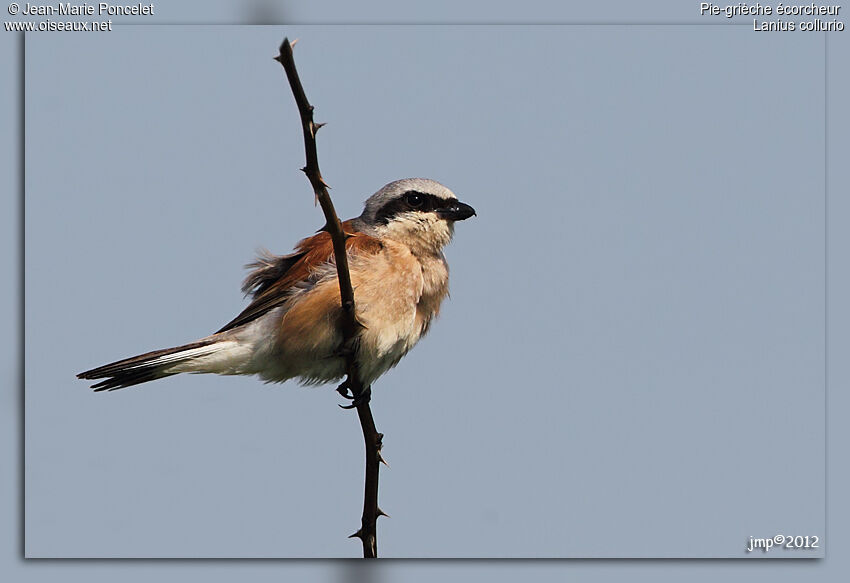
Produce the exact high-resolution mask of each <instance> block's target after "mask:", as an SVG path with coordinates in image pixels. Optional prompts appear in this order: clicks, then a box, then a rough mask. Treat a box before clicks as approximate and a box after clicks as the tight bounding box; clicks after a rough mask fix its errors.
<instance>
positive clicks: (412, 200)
mask: <svg viewBox="0 0 850 583" xmlns="http://www.w3.org/2000/svg"><path fill="white" fill-rule="evenodd" d="M407 204H408V205H410V208H415V209H418V208H422V205H423V204H425V197H424V196H422V195H421V194H420V193H418V192H408V193H407Z"/></svg>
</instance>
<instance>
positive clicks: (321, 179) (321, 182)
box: [319, 176, 331, 190]
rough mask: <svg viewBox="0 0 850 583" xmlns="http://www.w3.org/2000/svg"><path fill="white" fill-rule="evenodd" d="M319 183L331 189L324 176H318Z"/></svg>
mask: <svg viewBox="0 0 850 583" xmlns="http://www.w3.org/2000/svg"><path fill="white" fill-rule="evenodd" d="M319 183H320V184H321V185H322V186H324V187H325V188H327V189H328V190H330V189H331V185H330V184H328V183H327V182H325V179H324V178H322V177H321V176H319Z"/></svg>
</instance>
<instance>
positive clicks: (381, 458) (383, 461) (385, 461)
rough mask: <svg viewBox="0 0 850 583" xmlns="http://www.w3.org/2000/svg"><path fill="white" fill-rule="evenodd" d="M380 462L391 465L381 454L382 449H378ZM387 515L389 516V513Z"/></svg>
mask: <svg viewBox="0 0 850 583" xmlns="http://www.w3.org/2000/svg"><path fill="white" fill-rule="evenodd" d="M378 463H382V464H384V465H385V466H387V467H388V468H389V467H390V464H388V463H387V460H385V459H384V456H382V455H381V450H378ZM387 516H389V515H387Z"/></svg>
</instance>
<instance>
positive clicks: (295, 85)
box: [275, 38, 386, 559]
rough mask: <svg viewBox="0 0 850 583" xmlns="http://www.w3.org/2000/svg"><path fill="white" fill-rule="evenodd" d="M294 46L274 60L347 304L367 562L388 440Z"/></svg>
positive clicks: (346, 341) (345, 330)
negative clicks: (373, 398) (294, 111)
mask: <svg viewBox="0 0 850 583" xmlns="http://www.w3.org/2000/svg"><path fill="white" fill-rule="evenodd" d="M294 44H295V43H294V42H292V43H290V42H289V39H288V38H284V39H283V43H282V44H281V45H280V54H278V56H276V57H275V60H276V61H278V62H279V63H280V64H281V65H283V69H284V70H285V71H286V77H287V79H288V80H289V86H290V87H291V88H292V95H293V96H294V97H295V103H296V104H297V105H298V113H299V114H300V115H301V129H302V130H303V132H304V150H305V152H306V154H307V164H306V165H305V166H304V168H302V169H301V170H302V171H303V172H304V173H305V174H306V175H307V178H308V179H309V180H310V184H311V185H312V186H313V192H314V193H315V194H316V199H317V200H318V201H319V204H320V205H321V207H322V211H323V212H324V214H325V220H326V224H325V227H324V230H326V231H327V232H328V233H330V236H331V239H332V240H333V248H334V258H335V259H336V269H337V275H338V278H339V294H340V299H341V302H342V318H341V327H342V336H343V346H344V347H345V359H346V372H347V378H346V380H345V382H344V383H343V385H342V386H341V388H342V387H345V388H347V389H348V390H349V391H351V394H352V395H353V396H354V401H353V402H354V405H355V407H356V409H357V416H358V417H359V418H360V426H361V427H362V429H363V439H364V441H365V444H366V486H365V492H364V497H363V518H362V521H361V526H360V529H359V530H358V531H357V532H355V533H354V534H353V535H351V537H349V538H352V537H357V538H359V539H360V540H361V541H362V543H363V557H364V558H367V559H374V558H377V556H378V537H377V530H376V522H377V520H378V516H386V514H385V513H384V512H382V511H381V509H380V508H378V469H379V465H378V464H379V463H380V462H381V461H383V459H382V458H381V445H382V439H383V437H384V435H383V434H382V433H378V431H377V429H375V420H374V419H373V418H372V410H371V409H370V408H369V392H370V390H371V388H370V387H364V386H363V381H362V380H361V379H360V375H359V371H358V369H357V361H356V358H355V351H354V350H353V349H352V347H353V344H354V338H355V336H356V335H357V332H358V331H359V329H360V327H361V326H362V325H361V324H360V323H359V322H358V321H357V316H356V314H355V311H354V290H353V288H352V287H351V274H350V273H349V270H348V256H347V255H346V252H345V241H346V238H347V237H348V235H347V234H346V233H345V232H344V231H343V228H342V223H341V222H340V220H339V217H338V216H337V214H336V210H335V209H334V205H333V202H332V201H331V197H330V195H329V194H328V185H327V183H326V182H325V181H324V180H323V179H322V173H321V172H320V171H319V156H318V154H317V152H316V132H317V131H318V130H319V128H320V127H322V125H324V124H318V123H315V122H314V121H313V106H312V105H310V102H309V101H308V100H307V95H306V94H305V93H304V87H303V86H302V85H301V80H300V79H299V78H298V71H297V70H296V68H295V59H294V57H293V55H292V47H293V45H294Z"/></svg>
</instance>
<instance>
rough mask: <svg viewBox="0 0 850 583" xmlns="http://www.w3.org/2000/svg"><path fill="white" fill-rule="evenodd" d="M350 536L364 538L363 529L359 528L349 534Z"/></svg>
mask: <svg viewBox="0 0 850 583" xmlns="http://www.w3.org/2000/svg"><path fill="white" fill-rule="evenodd" d="M348 538H359V539H360V540H363V529H360V528H358V529H357V532H355V533H354V534H350V535H348Z"/></svg>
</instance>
